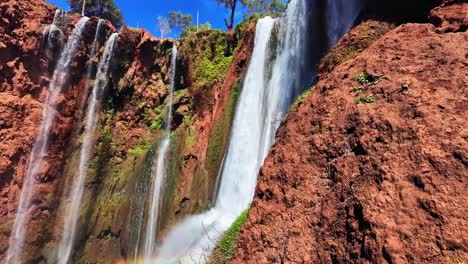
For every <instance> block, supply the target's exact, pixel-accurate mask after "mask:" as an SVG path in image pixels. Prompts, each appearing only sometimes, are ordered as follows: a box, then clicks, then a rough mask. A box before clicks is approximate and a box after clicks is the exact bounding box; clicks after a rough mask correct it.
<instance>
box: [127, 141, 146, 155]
mask: <svg viewBox="0 0 468 264" xmlns="http://www.w3.org/2000/svg"><path fill="white" fill-rule="evenodd" d="M150 148H151V145H149V144H146V145H142V146H136V147H133V148H131V149H129V150H128V151H127V153H128V154H131V155H135V156H139V155H141V154H142V153H143V152H145V151H146V150H148V149H150Z"/></svg>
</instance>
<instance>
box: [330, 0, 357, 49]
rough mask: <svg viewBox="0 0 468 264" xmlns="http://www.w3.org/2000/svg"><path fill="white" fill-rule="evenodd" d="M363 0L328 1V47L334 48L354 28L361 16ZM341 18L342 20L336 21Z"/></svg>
mask: <svg viewBox="0 0 468 264" xmlns="http://www.w3.org/2000/svg"><path fill="white" fill-rule="evenodd" d="M361 2H362V0H348V1H335V0H327V9H328V12H327V17H326V23H327V28H328V30H327V35H328V45H329V46H333V45H335V43H336V42H337V41H338V40H339V39H340V38H341V36H343V35H344V34H346V33H347V32H348V31H349V30H350V29H351V27H352V26H353V23H354V21H355V20H356V17H357V16H358V15H359V11H360V9H361V6H362V5H361ZM337 17H339V18H340V19H336V18H337Z"/></svg>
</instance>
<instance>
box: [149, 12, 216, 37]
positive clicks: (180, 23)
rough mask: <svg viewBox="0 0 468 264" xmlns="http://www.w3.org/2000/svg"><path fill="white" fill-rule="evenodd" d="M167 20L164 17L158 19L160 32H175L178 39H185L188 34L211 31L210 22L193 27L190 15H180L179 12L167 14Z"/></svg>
mask: <svg viewBox="0 0 468 264" xmlns="http://www.w3.org/2000/svg"><path fill="white" fill-rule="evenodd" d="M168 16H169V18H168V19H166V18H165V17H158V27H159V29H160V31H161V30H162V29H163V30H165V31H167V30H169V31H168V32H167V33H169V32H170V31H171V30H175V31H176V32H180V37H182V38H185V37H188V36H189V35H190V34H193V33H196V32H199V31H205V30H210V29H211V24H210V22H206V23H205V24H201V25H199V26H197V25H194V24H193V23H192V15H190V14H182V12H180V11H171V12H169V13H168ZM161 35H163V34H162V31H161Z"/></svg>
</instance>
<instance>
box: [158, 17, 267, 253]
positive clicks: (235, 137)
mask: <svg viewBox="0 0 468 264" xmlns="http://www.w3.org/2000/svg"><path fill="white" fill-rule="evenodd" d="M274 23H275V20H273V19H272V18H270V17H266V18H263V19H260V20H259V21H258V23H257V29H256V35H255V46H254V50H253V53H252V57H251V61H250V65H249V67H248V69H247V74H246V77H245V80H244V86H243V87H242V91H241V93H240V97H239V102H238V105H237V108H236V113H235V116H234V121H233V124H232V130H231V137H230V142H229V146H228V150H227V156H226V158H225V161H224V166H223V171H222V173H221V174H222V176H221V177H222V178H221V180H220V187H219V191H218V196H217V200H216V203H215V206H214V208H213V209H211V210H209V211H208V212H206V213H204V214H200V215H196V216H192V217H189V218H188V219H186V220H185V221H184V222H182V223H181V224H179V225H177V226H176V227H175V228H174V229H173V230H172V231H171V232H170V233H169V235H168V237H167V238H166V240H165V241H163V244H162V246H161V247H160V249H159V256H160V257H163V258H167V257H169V258H170V257H179V256H185V257H186V258H185V259H180V261H181V262H183V261H187V262H190V261H192V258H193V259H194V261H195V262H201V260H203V257H204V256H206V255H208V254H209V251H210V250H211V249H212V248H213V247H214V246H215V244H214V241H212V240H211V239H217V238H218V237H219V236H220V234H221V233H220V232H222V231H224V230H226V229H227V228H228V227H229V226H230V225H231V223H232V222H233V221H234V220H235V219H236V217H237V216H238V215H239V214H240V213H241V212H242V211H243V210H244V209H245V208H247V206H248V205H249V203H250V201H251V199H252V197H251V196H252V195H251V194H250V192H251V191H250V190H251V189H252V185H253V186H255V182H254V181H255V179H254V178H255V177H256V175H257V170H258V167H259V164H258V160H259V158H258V153H259V151H258V150H259V149H261V142H260V140H259V138H260V137H261V134H262V126H263V124H262V123H263V122H264V120H265V118H264V117H263V116H262V111H261V109H262V98H263V96H264V89H263V87H264V86H265V84H266V81H267V80H266V78H265V77H266V74H265V68H266V63H267V62H268V60H267V50H268V47H269V43H270V39H271V32H272V29H273V26H274Z"/></svg>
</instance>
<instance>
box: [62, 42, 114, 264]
mask: <svg viewBox="0 0 468 264" xmlns="http://www.w3.org/2000/svg"><path fill="white" fill-rule="evenodd" d="M117 36H118V34H117V33H113V34H112V35H111V36H110V37H109V39H108V40H107V42H106V45H105V48H104V53H103V54H102V56H101V60H100V61H99V65H98V69H97V73H96V80H95V82H94V86H93V90H92V95H91V98H90V101H89V103H88V108H87V112H86V127H85V132H84V137H83V143H82V146H81V156H80V164H79V168H78V177H77V178H75V179H74V181H73V185H72V190H71V193H70V195H69V197H68V202H69V204H68V205H67V206H66V212H65V221H64V228H63V237H62V240H61V242H60V245H59V251H58V257H57V262H58V263H60V264H65V263H67V262H68V259H69V257H70V254H71V252H72V249H73V242H74V239H75V232H76V223H77V222H78V218H79V217H80V206H81V200H82V198H83V191H84V183H85V179H86V175H87V174H88V163H89V157H90V152H91V149H92V147H93V144H94V133H95V131H96V125H97V120H98V119H99V106H100V105H99V104H100V102H101V99H102V96H103V94H104V89H105V88H106V86H107V83H108V75H109V65H110V60H111V58H112V52H113V49H114V44H115V40H116V39H117Z"/></svg>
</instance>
